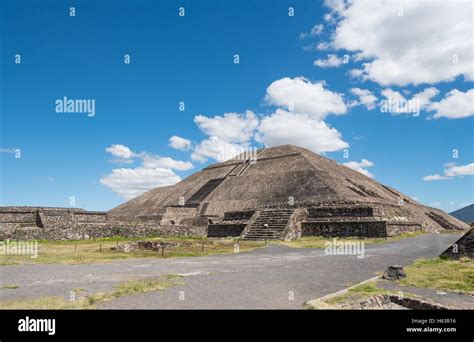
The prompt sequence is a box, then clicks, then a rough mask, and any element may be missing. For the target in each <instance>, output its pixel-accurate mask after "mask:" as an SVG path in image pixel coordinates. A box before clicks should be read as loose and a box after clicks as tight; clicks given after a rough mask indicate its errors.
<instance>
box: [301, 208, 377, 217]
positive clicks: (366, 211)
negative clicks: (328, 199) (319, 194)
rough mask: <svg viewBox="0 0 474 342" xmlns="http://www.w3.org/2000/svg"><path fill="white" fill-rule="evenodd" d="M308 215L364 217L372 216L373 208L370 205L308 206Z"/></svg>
mask: <svg viewBox="0 0 474 342" xmlns="http://www.w3.org/2000/svg"><path fill="white" fill-rule="evenodd" d="M308 214H309V215H308V216H309V217H312V218H316V217H332V216H357V217H366V216H374V210H373V208H371V207H332V208H331V207H330V208H317V207H310V208H308Z"/></svg>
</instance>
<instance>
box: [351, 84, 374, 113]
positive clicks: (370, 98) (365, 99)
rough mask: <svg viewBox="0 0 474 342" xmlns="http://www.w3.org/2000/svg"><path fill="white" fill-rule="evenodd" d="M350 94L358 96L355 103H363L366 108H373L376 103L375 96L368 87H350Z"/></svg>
mask: <svg viewBox="0 0 474 342" xmlns="http://www.w3.org/2000/svg"><path fill="white" fill-rule="evenodd" d="M351 94H353V95H356V96H357V97H359V100H358V101H357V103H356V104H362V105H364V106H365V107H366V108H367V109H368V110H371V109H374V108H375V105H376V103H377V96H375V95H374V94H373V93H372V92H371V91H370V90H368V89H360V88H352V89H351Z"/></svg>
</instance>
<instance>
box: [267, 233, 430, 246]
mask: <svg viewBox="0 0 474 342" xmlns="http://www.w3.org/2000/svg"><path fill="white" fill-rule="evenodd" d="M422 234H426V233H425V232H415V233H404V234H400V235H398V236H393V237H388V238H356V237H347V238H338V239H337V241H338V242H345V241H363V242H364V243H365V244H374V243H387V242H391V241H397V240H401V239H407V238H411V237H415V236H418V235H422ZM331 241H332V238H330V237H322V236H311V237H303V238H300V239H298V240H294V241H277V242H273V241H272V243H277V244H282V245H285V246H288V247H293V248H326V243H327V242H331Z"/></svg>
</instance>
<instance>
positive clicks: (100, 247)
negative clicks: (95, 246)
mask: <svg viewBox="0 0 474 342" xmlns="http://www.w3.org/2000/svg"><path fill="white" fill-rule="evenodd" d="M99 252H101V253H102V244H100V245H99Z"/></svg>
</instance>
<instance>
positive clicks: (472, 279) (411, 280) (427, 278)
mask: <svg viewBox="0 0 474 342" xmlns="http://www.w3.org/2000/svg"><path fill="white" fill-rule="evenodd" d="M405 271H406V273H407V277H406V278H404V279H402V280H400V281H399V283H400V285H408V286H414V287H421V288H428V289H434V290H445V291H458V292H465V293H471V294H474V261H473V260H472V259H469V258H462V259H460V260H450V259H444V258H435V259H418V260H416V261H415V262H414V263H413V264H412V265H410V266H407V267H405Z"/></svg>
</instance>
